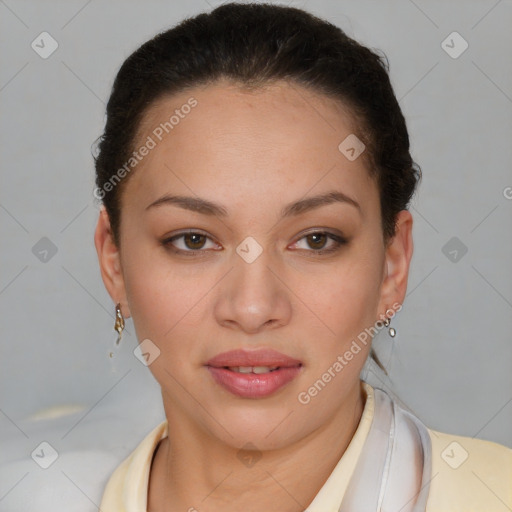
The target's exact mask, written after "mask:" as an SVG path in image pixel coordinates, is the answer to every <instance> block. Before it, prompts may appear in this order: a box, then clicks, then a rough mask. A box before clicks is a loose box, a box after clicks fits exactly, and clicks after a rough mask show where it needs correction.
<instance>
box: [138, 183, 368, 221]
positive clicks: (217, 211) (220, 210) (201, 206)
mask: <svg viewBox="0 0 512 512" xmlns="http://www.w3.org/2000/svg"><path fill="white" fill-rule="evenodd" d="M333 203H342V204H348V205H352V206H354V207H355V208H356V209H357V210H358V211H359V213H361V206H360V205H359V203H358V202H357V201H356V200H355V199H352V198H351V197H349V196H347V195H346V194H344V193H343V192H339V191H336V190H333V191H331V192H327V193H324V194H320V195H317V196H312V197H307V198H305V199H300V200H299V201H295V202H293V203H290V204H288V205H286V206H285V207H284V208H283V209H282V210H281V218H285V217H292V216H294V215H299V214H301V213H304V212H307V211H310V210H313V209H315V208H319V207H320V206H325V205H328V204H333ZM163 205H174V206H178V207H180V208H184V209H185V210H190V211H193V212H197V213H201V214H203V215H212V216H217V217H226V216H227V215H228V211H227V209H226V208H225V207H224V206H222V205H220V204H218V203H214V202H212V201H208V200H207V199H202V198H200V197H191V196H179V195H170V194H166V195H164V196H162V197H160V198H159V199H157V200H156V201H154V202H153V203H151V204H150V205H148V206H147V207H146V210H149V209H150V208H156V207H159V206H163Z"/></svg>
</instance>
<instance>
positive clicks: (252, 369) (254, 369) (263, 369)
mask: <svg viewBox="0 0 512 512" xmlns="http://www.w3.org/2000/svg"><path fill="white" fill-rule="evenodd" d="M277 368H279V366H272V367H270V366H230V367H229V369H230V370H232V371H234V372H237V373H268V372H271V371H273V370H276V369H277Z"/></svg>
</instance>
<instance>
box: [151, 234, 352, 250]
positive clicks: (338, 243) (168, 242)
mask: <svg viewBox="0 0 512 512" xmlns="http://www.w3.org/2000/svg"><path fill="white" fill-rule="evenodd" d="M186 235H200V236H203V237H206V238H208V239H210V237H209V236H208V235H206V233H203V232H201V231H192V230H190V231H184V232H181V233H178V234H177V235H174V236H172V237H170V238H166V239H165V240H162V242H161V243H162V245H163V246H164V247H165V248H167V249H170V250H171V251H172V252H174V253H176V254H183V255H184V256H187V257H197V256H199V254H198V253H201V252H206V250H203V249H189V250H183V249H176V247H174V246H173V242H174V241H175V240H178V239H180V238H183V237H184V236H186ZM311 235H326V236H327V237H328V238H329V239H331V240H332V241H333V242H334V246H333V247H332V248H330V249H317V250H315V249H311V250H307V249H303V250H306V251H307V252H312V253H314V254H315V255H327V254H332V253H335V252H337V251H339V250H340V249H341V247H342V246H343V245H345V244H346V243H347V240H346V239H345V238H343V237H341V236H339V235H336V234H334V233H330V232H329V231H311V232H309V233H306V234H305V235H304V236H302V237H301V238H299V239H298V240H297V241H296V242H294V244H296V243H298V242H300V241H301V240H303V239H304V238H307V237H308V236H311ZM210 240H211V239H210Z"/></svg>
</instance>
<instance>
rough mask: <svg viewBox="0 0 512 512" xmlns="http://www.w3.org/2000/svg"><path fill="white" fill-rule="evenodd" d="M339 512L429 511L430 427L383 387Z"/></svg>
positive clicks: (376, 401)
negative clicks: (390, 395) (399, 403)
mask: <svg viewBox="0 0 512 512" xmlns="http://www.w3.org/2000/svg"><path fill="white" fill-rule="evenodd" d="M374 396H375V412H374V416H373V420H372V424H371V426H370V431H369V433H368V437H367V439H366V442H365V443H364V446H363V450H362V453H361V456H360V458H359V460H358V462H357V465H356V468H355V471H354V473H353V475H352V477H351V479H350V482H349V485H348V488H347V492H346V493H345V496H344V497H343V500H342V503H341V506H340V508H339V512H374V511H375V512H397V511H400V512H425V510H426V504H427V498H428V495H429V487H430V479H431V473H432V446H431V441H430V436H429V433H428V430H427V427H425V425H423V423H422V422H421V421H420V420H419V419H418V418H416V417H415V416H413V415H412V414H411V413H409V412H408V411H406V410H404V409H403V408H402V407H400V406H399V405H398V404H397V403H396V402H395V401H394V400H392V399H391V398H390V397H389V395H388V394H387V393H385V392H384V391H383V390H381V389H375V390H374Z"/></svg>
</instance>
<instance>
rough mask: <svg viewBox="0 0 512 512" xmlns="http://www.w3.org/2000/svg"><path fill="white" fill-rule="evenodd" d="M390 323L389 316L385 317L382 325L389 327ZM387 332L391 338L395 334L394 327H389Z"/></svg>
mask: <svg viewBox="0 0 512 512" xmlns="http://www.w3.org/2000/svg"><path fill="white" fill-rule="evenodd" d="M390 323H391V321H390V320H389V318H386V320H384V327H389V324H390ZM388 332H389V335H390V336H391V337H392V338H394V337H395V336H396V329H395V328H394V327H389V329H388Z"/></svg>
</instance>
